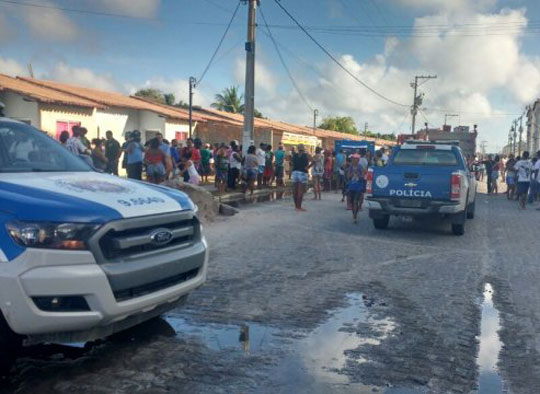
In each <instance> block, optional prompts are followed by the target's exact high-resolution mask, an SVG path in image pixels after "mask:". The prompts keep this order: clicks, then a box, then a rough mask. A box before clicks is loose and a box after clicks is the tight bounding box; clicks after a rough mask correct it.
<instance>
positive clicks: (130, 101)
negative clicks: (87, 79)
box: [18, 77, 203, 121]
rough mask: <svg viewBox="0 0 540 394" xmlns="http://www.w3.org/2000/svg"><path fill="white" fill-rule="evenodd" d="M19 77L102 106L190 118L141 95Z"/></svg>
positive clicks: (177, 109) (182, 118)
mask: <svg viewBox="0 0 540 394" xmlns="http://www.w3.org/2000/svg"><path fill="white" fill-rule="evenodd" d="M18 79H19V80H21V81H25V82H28V83H31V84H34V85H36V86H41V87H45V88H49V89H51V90H55V91H58V92H64V93H68V94H70V95H74V96H77V97H80V98H82V99H86V100H91V101H93V102H95V103H99V105H101V106H106V107H123V108H132V109H138V110H146V111H151V112H155V113H157V114H160V115H163V116H166V117H168V118H172V119H178V120H184V121H185V120H188V119H189V116H188V114H187V113H186V112H185V111H183V110H181V109H179V108H175V107H169V106H166V105H161V104H157V103H154V102H151V101H148V100H142V99H140V98H139V97H132V96H125V95H123V94H121V93H117V92H106V91H103V90H97V89H92V88H87V87H83V86H75V85H70V84H66V83H63V82H57V81H45V80H39V79H34V78H23V77H18ZM200 121H203V119H200Z"/></svg>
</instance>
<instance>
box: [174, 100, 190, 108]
mask: <svg viewBox="0 0 540 394" xmlns="http://www.w3.org/2000/svg"><path fill="white" fill-rule="evenodd" d="M174 106H175V107H178V108H183V109H189V104H188V103H186V102H184V101H182V100H180V101H178V102H177V103H176V104H174ZM194 107H195V105H194Z"/></svg>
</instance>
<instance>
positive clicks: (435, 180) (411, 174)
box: [373, 166, 455, 200]
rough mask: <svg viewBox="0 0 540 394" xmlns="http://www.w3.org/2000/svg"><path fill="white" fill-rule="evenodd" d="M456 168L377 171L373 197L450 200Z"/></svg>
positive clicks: (398, 167)
mask: <svg viewBox="0 0 540 394" xmlns="http://www.w3.org/2000/svg"><path fill="white" fill-rule="evenodd" d="M453 171H455V167H431V166H425V167H423V168H421V169H419V168H418V166H390V167H387V168H383V169H381V170H380V171H375V174H374V177H373V196H374V197H389V198H405V199H430V200H450V181H451V176H452V172H453Z"/></svg>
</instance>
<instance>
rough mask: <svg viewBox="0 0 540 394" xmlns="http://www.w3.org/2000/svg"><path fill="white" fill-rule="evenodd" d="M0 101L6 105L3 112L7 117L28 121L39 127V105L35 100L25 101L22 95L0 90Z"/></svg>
mask: <svg viewBox="0 0 540 394" xmlns="http://www.w3.org/2000/svg"><path fill="white" fill-rule="evenodd" d="M0 101H1V102H3V103H4V105H5V106H6V108H5V110H4V114H5V115H6V116H7V117H8V118H13V119H17V120H23V121H26V122H28V121H29V122H30V124H31V125H32V126H34V127H37V128H40V127H41V123H40V118H39V105H38V103H37V102H35V101H25V100H24V99H23V96H21V95H20V94H17V93H13V92H8V91H4V92H0Z"/></svg>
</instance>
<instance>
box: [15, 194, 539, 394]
mask: <svg viewBox="0 0 540 394" xmlns="http://www.w3.org/2000/svg"><path fill="white" fill-rule="evenodd" d="M309 197H311V196H309ZM478 198H479V201H478V202H477V215H476V219H475V220H473V221H469V222H468V223H467V228H466V234H465V235H464V236H463V237H456V236H453V235H451V233H450V230H449V225H448V224H445V223H436V224H432V223H424V222H415V223H404V222H401V221H399V220H398V219H393V221H392V222H391V224H390V229H389V230H387V231H377V230H375V229H373V226H372V225H371V222H370V221H369V220H368V218H367V213H366V212H363V213H362V216H361V219H360V221H359V224H358V225H354V224H353V223H352V220H351V214H350V212H348V211H346V210H345V209H344V204H343V203H341V202H340V201H339V198H338V196H337V195H336V194H333V193H332V194H328V193H327V194H324V195H323V200H322V201H307V204H306V208H307V209H308V212H306V213H296V212H294V210H293V207H292V203H291V201H290V200H288V199H285V200H281V201H275V202H271V203H265V204H255V205H244V206H242V208H241V212H240V214H238V215H236V216H234V217H232V218H226V219H220V220H219V221H218V222H216V223H214V224H212V225H210V226H207V228H206V234H207V236H208V239H209V244H210V245H211V266H210V269H209V279H208V282H207V284H206V285H205V286H204V287H203V288H202V289H200V290H199V291H197V292H196V293H194V294H193V295H192V296H191V297H190V299H189V300H188V304H187V306H186V307H185V308H182V309H178V310H175V311H173V312H172V313H170V314H168V315H167V316H165V317H164V318H162V319H158V320H154V321H151V322H149V323H147V324H145V325H143V326H141V327H138V328H137V329H134V330H131V331H129V332H127V333H123V334H121V335H118V336H116V337H115V338H112V339H109V340H106V341H103V342H99V343H95V344H90V345H88V344H87V345H86V346H87V347H86V348H68V347H50V346H49V347H46V346H45V347H41V348H37V349H31V350H30V351H29V353H28V355H27V356H26V357H25V358H23V359H21V360H19V361H18V363H17V366H16V371H15V374H14V376H13V377H12V379H11V381H9V382H7V384H8V387H7V388H6V390H5V391H6V392H17V393H41V394H47V393H130V394H133V393H183V392H185V393H364V392H365V393H372V392H379V393H454V392H455V393H471V392H475V390H476V389H478V384H479V381H480V382H483V381H485V382H487V383H481V384H480V392H485V393H497V392H501V391H500V388H496V387H497V384H500V382H499V383H497V375H498V374H497V373H496V372H495V371H493V370H490V369H489V368H487V369H486V367H485V365H487V364H482V365H483V366H481V368H480V371H482V377H483V379H480V377H481V376H480V375H479V367H478V362H477V357H476V356H477V354H478V352H479V348H480V347H481V346H482V347H484V352H483V353H482V354H483V357H482V358H481V360H480V361H482V363H483V362H486V363H490V362H491V364H494V363H496V362H497V351H496V350H498V348H497V347H496V345H497V343H498V342H499V339H500V343H502V350H501V352H500V357H499V360H498V367H499V370H500V376H501V377H502V381H503V385H504V390H507V391H506V392H509V393H516V394H525V393H538V390H539V389H538V387H540V342H539V340H538V338H540V336H539V333H540V290H539V286H538V283H540V265H539V264H538V253H539V251H540V248H539V245H538V236H537V231H536V228H537V223H538V219H539V218H540V212H536V211H534V210H533V209H529V210H528V211H525V212H521V211H519V210H518V207H517V203H515V202H509V201H507V200H506V198H505V197H504V196H498V197H490V196H487V195H485V194H481V195H479V197H478ZM486 284H488V285H490V286H491V288H492V290H493V307H494V309H493V310H494V311H495V312H497V311H498V314H497V316H498V317H499V318H500V324H501V329H500V331H499V337H500V338H497V335H496V334H495V335H492V336H491V337H486V338H485V339H484V337H483V338H482V341H479V340H478V338H479V337H480V332H481V322H482V324H484V322H483V319H482V316H484V313H483V307H482V293H483V290H484V289H485V286H486ZM488 288H489V286H488ZM486 316H488V314H486ZM486 321H487V320H486ZM496 323H497V322H495V324H496ZM486 324H487V323H486ZM495 328H497V327H495ZM483 331H484V330H482V332H483ZM492 331H493V333H496V331H497V330H496V329H495V330H492ZM490 384H492V385H493V386H490ZM490 387H491V388H490Z"/></svg>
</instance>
